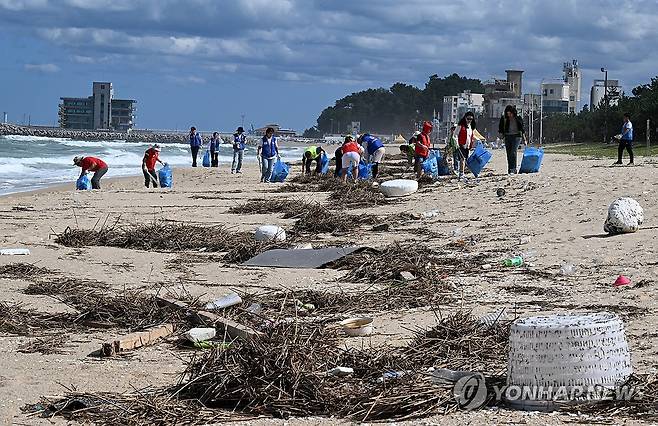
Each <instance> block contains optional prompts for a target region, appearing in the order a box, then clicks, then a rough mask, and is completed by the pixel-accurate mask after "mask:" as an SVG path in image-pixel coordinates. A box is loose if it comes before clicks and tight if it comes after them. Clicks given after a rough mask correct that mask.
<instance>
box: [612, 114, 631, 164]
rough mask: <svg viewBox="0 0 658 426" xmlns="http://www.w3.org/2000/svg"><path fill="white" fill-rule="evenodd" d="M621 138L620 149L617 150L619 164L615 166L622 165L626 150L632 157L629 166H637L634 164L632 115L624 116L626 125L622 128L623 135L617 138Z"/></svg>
mask: <svg viewBox="0 0 658 426" xmlns="http://www.w3.org/2000/svg"><path fill="white" fill-rule="evenodd" d="M617 138H619V148H618V150H617V162H616V163H615V164H621V157H622V156H623V155H624V149H626V151H628V156H629V157H630V163H628V165H629V166H632V165H633V164H635V163H634V162H633V123H631V116H630V114H628V113H626V114H624V124H623V125H622V126H621V135H619V136H617Z"/></svg>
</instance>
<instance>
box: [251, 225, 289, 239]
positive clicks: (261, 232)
mask: <svg viewBox="0 0 658 426" xmlns="http://www.w3.org/2000/svg"><path fill="white" fill-rule="evenodd" d="M285 240H286V231H284V230H283V228H280V227H278V226H275V225H263V226H259V227H258V228H256V241H285Z"/></svg>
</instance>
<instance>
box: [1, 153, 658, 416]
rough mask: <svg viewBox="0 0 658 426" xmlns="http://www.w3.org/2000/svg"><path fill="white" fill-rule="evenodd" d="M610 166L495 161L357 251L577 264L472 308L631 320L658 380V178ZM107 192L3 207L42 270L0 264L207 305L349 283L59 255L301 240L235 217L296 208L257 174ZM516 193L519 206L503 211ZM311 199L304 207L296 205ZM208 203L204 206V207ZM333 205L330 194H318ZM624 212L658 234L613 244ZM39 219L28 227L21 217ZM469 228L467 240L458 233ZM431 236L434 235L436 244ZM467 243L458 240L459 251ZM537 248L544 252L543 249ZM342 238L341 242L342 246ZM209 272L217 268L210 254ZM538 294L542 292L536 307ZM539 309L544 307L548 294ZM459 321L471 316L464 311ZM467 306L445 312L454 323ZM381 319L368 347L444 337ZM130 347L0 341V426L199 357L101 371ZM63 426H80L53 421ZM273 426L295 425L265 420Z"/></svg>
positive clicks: (172, 356) (483, 284)
mask: <svg viewBox="0 0 658 426" xmlns="http://www.w3.org/2000/svg"><path fill="white" fill-rule="evenodd" d="M610 163H611V161H609V160H588V159H579V158H575V157H570V156H561V155H546V157H545V160H544V165H543V168H542V171H541V173H539V174H536V175H521V176H514V177H508V176H506V175H503V174H502V171H503V170H505V169H506V166H505V155H504V152H503V151H496V152H495V155H494V160H493V162H492V164H490V167H491V170H492V171H493V172H494V173H493V175H490V176H488V177H485V178H483V179H481V181H480V182H479V184H478V185H472V186H465V185H463V184H458V183H456V182H455V181H450V182H442V183H438V184H436V185H434V186H431V187H429V189H426V190H421V191H420V192H419V193H416V194H414V195H412V196H410V197H409V198H406V199H405V200H404V202H402V203H399V204H394V205H390V206H384V207H378V208H376V209H364V210H359V212H361V211H363V212H365V211H369V212H371V213H376V214H378V215H387V214H393V213H397V212H401V211H406V212H413V213H421V212H424V211H429V210H434V209H436V210H438V211H439V212H440V214H439V216H438V217H434V218H429V219H422V220H419V221H412V222H410V223H408V224H407V225H406V226H404V227H401V228H400V229H395V230H391V231H389V232H373V231H369V229H370V227H369V226H366V227H364V228H363V231H364V232H362V233H358V234H355V235H354V236H352V237H351V239H352V240H354V241H356V242H359V243H364V244H369V245H372V246H375V247H377V246H382V245H384V244H386V243H387V242H390V241H393V240H417V241H424V242H426V243H428V244H430V245H442V244H445V243H446V242H448V241H454V240H460V239H462V240H465V241H474V242H475V246H474V249H475V250H493V249H507V250H509V252H510V254H512V253H519V252H527V251H528V250H533V251H535V252H536V254H535V258H534V260H533V261H532V263H533V264H534V266H533V269H535V270H539V271H543V270H547V271H552V272H556V271H557V270H558V269H559V268H560V265H561V264H562V263H563V262H566V263H569V264H573V265H575V266H576V272H575V274H573V275H570V276H558V277H557V278H555V279H551V280H549V279H546V278H540V277H538V276H531V275H524V274H513V273H512V271H511V270H505V269H503V268H502V267H499V266H498V265H499V261H500V260H501V258H502V257H503V255H504V254H503V253H501V254H500V256H497V257H493V258H491V265H493V268H492V269H491V270H489V271H483V273H482V274H481V276H479V277H478V278H477V279H457V280H455V284H456V285H457V286H458V288H459V291H460V292H461V293H462V294H463V296H462V300H461V302H460V304H461V305H463V307H464V308H466V309H471V310H473V311H474V312H475V313H476V314H485V313H488V312H492V311H494V310H495V309H498V308H501V307H506V308H508V309H510V310H513V309H516V311H517V312H518V314H520V315H528V314H536V313H546V312H555V311H566V310H571V311H573V310H575V311H592V310H593V311H600V310H611V311H615V312H618V313H620V314H621V315H622V317H623V318H624V319H625V321H626V326H627V336H628V339H629V342H630V346H631V349H632V358H633V365H634V368H635V370H636V371H637V372H648V371H649V370H650V369H651V368H652V367H654V364H655V355H656V343H658V333H657V332H656V331H655V328H656V323H657V320H658V309H657V308H656V294H657V293H658V292H657V289H658V285H657V284H656V282H655V277H656V273H657V272H658V261H657V260H656V253H658V247H657V246H658V239H657V238H656V235H657V232H656V226H657V224H656V222H655V220H654V218H655V217H656V216H657V213H658V206H657V203H656V201H657V197H656V192H655V190H656V185H658V168H657V167H656V164H654V163H651V162H649V161H642V160H640V161H639V165H637V166H636V167H616V168H612V167H609V164H610ZM294 173H295V174H297V173H299V167H296V168H295V170H294ZM103 183H104V186H103V190H101V191H89V192H79V191H74V190H73V189H72V185H69V187H59V188H55V189H49V190H45V191H38V192H34V193H26V194H18V195H10V196H5V197H1V198H0V215H1V217H2V222H1V223H0V228H1V233H0V234H1V235H2V237H1V238H0V247H3V248H5V247H28V248H29V249H30V250H31V252H32V254H31V255H30V256H29V257H11V256H3V257H0V264H7V263H11V262H19V261H20V262H31V263H35V264H37V265H39V266H44V267H48V268H52V269H56V270H59V271H62V272H63V273H65V274H67V275H71V276H77V277H84V278H90V279H97V280H99V281H103V282H106V283H108V284H110V285H112V286H113V287H115V288H117V289H123V288H124V287H125V288H134V289H151V290H153V291H155V290H154V289H155V288H157V287H158V286H164V287H165V288H166V289H172V290H176V291H178V290H180V289H181V287H182V286H184V287H185V289H187V290H188V291H190V292H191V293H193V294H195V295H203V297H204V298H207V299H212V298H214V297H215V296H220V295H222V294H224V293H226V292H227V291H228V289H229V288H235V289H249V290H251V291H254V290H256V289H258V288H260V287H263V288H275V289H276V288H282V287H286V288H302V287H306V288H315V289H331V288H336V286H338V285H339V284H337V280H336V279H337V278H339V277H340V276H341V275H342V274H343V273H342V272H339V271H334V270H277V269H258V268H247V267H241V266H222V265H220V264H218V263H199V264H193V265H191V267H190V268H189V269H188V270H187V271H186V272H184V271H176V270H172V269H168V268H167V263H168V261H170V260H173V259H175V258H177V257H178V256H179V255H178V254H175V253H173V254H170V253H167V254H163V253H154V252H143V251H136V250H126V249H117V248H108V247H90V248H84V249H72V248H66V247H62V246H59V245H57V244H55V243H54V241H53V234H54V233H60V232H62V231H64V229H65V228H66V227H67V226H71V227H75V226H78V227H81V228H91V227H93V226H95V225H96V224H97V223H98V222H99V221H100V222H101V223H103V222H105V221H106V220H107V221H108V223H112V222H114V221H116V220H121V221H122V222H148V221H153V220H159V219H165V220H173V221H182V222H193V223H196V224H202V225H203V224H208V225H209V224H228V225H230V226H234V227H235V228H236V229H239V230H252V229H254V228H255V227H256V226H257V225H260V224H265V223H267V224H278V225H281V226H283V227H287V226H290V225H291V224H292V223H293V221H292V220H283V219H280V218H279V217H276V216H275V215H235V214H229V213H227V209H228V208H229V207H230V206H232V205H235V204H236V203H239V202H241V201H245V200H247V199H251V198H267V197H281V196H290V194H280V193H276V192H274V189H275V188H276V187H277V186H276V185H274V184H271V185H267V184H259V183H258V175H257V171H256V169H255V167H253V166H250V167H248V168H247V170H246V172H245V173H244V174H242V175H231V174H230V172H229V170H228V168H227V165H224V164H222V165H221V166H220V168H219V169H203V168H198V169H191V168H190V169H177V170H175V176H174V188H173V189H172V190H154V189H145V188H143V186H142V178H141V177H135V178H122V179H116V180H105V181H104V182H103ZM499 187H502V188H504V189H505V190H506V195H505V196H504V197H502V198H498V197H497V196H496V189H497V188H499ZM296 195H299V194H296ZM199 196H203V197H205V198H199ZM303 196H304V197H309V198H315V199H319V200H325V199H326V194H323V193H318V194H310V193H309V194H303ZM619 196H631V197H633V198H635V199H636V200H638V201H639V202H640V204H641V205H642V206H643V207H644V212H645V218H646V222H645V225H644V227H643V228H642V229H641V230H640V231H639V232H637V233H635V234H631V235H624V236H617V237H611V238H606V237H605V236H604V235H603V221H604V219H605V216H606V212H607V207H608V205H609V204H610V203H611V202H612V201H613V200H614V199H615V198H616V197H619ZM17 206H24V207H27V208H28V210H27V211H20V210H15V209H14V207H17ZM418 228H421V229H427V230H431V231H434V232H435V233H436V234H438V236H435V237H433V238H426V237H424V236H422V235H417V234H414V232H418V231H413V230H414V229H415V230H417V229H418ZM456 228H460V229H461V233H460V232H459V231H457V232H453V231H455V229H456ZM421 232H422V231H421ZM453 234H459V235H455V236H453ZM528 237H529V238H528ZM327 238H330V237H327ZM198 256H199V258H202V257H205V256H211V255H210V254H203V253H199V254H198ZM618 274H624V275H627V276H629V277H630V278H631V280H632V281H633V282H634V283H638V282H643V283H644V285H643V286H641V287H639V288H633V287H630V288H622V289H615V288H613V287H612V285H611V284H612V282H613V281H614V280H615V278H616V276H617V275H618ZM27 284H28V283H27V282H25V281H21V280H12V279H0V288H1V289H2V292H1V295H0V300H2V301H21V302H25V303H26V304H27V305H28V306H30V307H34V308H36V309H39V310H43V311H48V312H62V311H66V310H67V309H68V308H67V307H66V306H64V305H62V304H61V303H59V302H58V301H56V300H54V299H51V298H47V297H44V296H30V295H25V294H23V293H22V292H21V290H22V289H23V288H25V287H26V286H27ZM532 288H535V290H534V291H533V290H532ZM533 293H536V294H533ZM456 305H458V304H456ZM458 308H459V306H445V307H442V309H443V310H444V311H446V312H447V311H450V310H455V309H458ZM382 319H383V318H378V320H379V321H378V326H377V332H378V333H379V334H376V335H374V336H372V337H371V338H368V339H366V341H365V343H366V344H367V343H369V342H371V343H372V344H378V343H380V342H383V341H390V340H395V341H399V342H403V341H404V339H405V337H408V336H409V334H410V332H409V331H408V328H409V327H410V326H424V325H431V324H433V322H434V315H433V314H432V313H429V312H427V311H425V310H422V309H421V310H413V311H410V312H397V313H395V314H391V315H388V316H386V317H385V318H384V319H389V320H388V321H383V320H382ZM115 335H116V331H107V330H105V331H103V330H99V331H96V332H94V333H92V334H86V335H73V336H71V337H70V342H69V343H68V346H67V348H66V350H67V353H66V354H61V355H40V354H23V353H18V352H16V349H17V347H18V346H19V345H20V344H21V343H24V342H26V341H27V340H29V339H27V338H24V337H15V336H6V335H3V336H0V365H1V366H2V370H1V371H0V422H3V423H8V424H52V423H50V422H49V421H47V420H43V419H36V418H31V417H27V416H25V415H24V414H22V413H21V411H20V408H21V406H23V405H24V404H27V403H35V402H37V401H38V400H39V399H40V397H41V396H43V395H58V394H62V393H63V392H64V388H63V386H66V387H75V388H76V389H78V390H80V391H92V392H98V391H118V392H123V391H130V390H132V389H133V388H142V387H145V386H149V385H152V386H161V385H168V384H171V383H173V382H174V381H175V380H176V376H177V374H178V373H179V372H181V371H182V369H183V366H184V361H185V359H187V357H188V356H189V353H186V352H182V353H181V351H180V350H177V349H176V348H174V347H173V346H172V345H171V344H169V343H161V344H158V345H156V346H152V347H148V348H143V349H141V350H137V351H135V352H134V353H133V354H132V355H131V356H128V357H119V358H116V359H98V358H92V357H88V356H87V355H88V354H89V353H90V352H92V351H94V350H96V349H98V348H99V346H100V344H101V342H103V341H105V340H107V339H108V338H110V337H114V336H115ZM582 420H584V419H582V418H578V417H574V416H573V415H567V414H538V413H522V412H514V411H508V410H502V409H494V410H482V411H478V412H473V413H456V414H452V415H449V416H445V417H433V418H430V419H427V420H423V421H420V423H421V424H439V423H442V424H443V423H451V424H465V423H472V424H482V423H523V424H558V423H561V422H564V421H567V422H572V421H582ZM53 421H54V422H55V423H56V424H65V421H63V420H62V419H54V420H53ZM257 423H260V424H280V423H282V422H280V421H276V420H260V421H258V422H257ZM289 423H291V424H318V423H323V424H333V423H336V421H335V420H332V419H297V420H293V421H290V422H289Z"/></svg>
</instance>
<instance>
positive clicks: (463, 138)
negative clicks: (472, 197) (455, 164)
mask: <svg viewBox="0 0 658 426" xmlns="http://www.w3.org/2000/svg"><path fill="white" fill-rule="evenodd" d="M476 128H477V125H476V124H475V115H474V114H473V112H471V111H468V112H466V114H464V116H463V117H462V119H461V120H459V123H457V126H456V127H455V130H454V131H453V133H452V137H453V138H454V139H455V140H456V141H457V153H458V154H457V155H458V157H459V179H464V169H465V167H466V160H468V154H469V152H470V150H471V149H473V147H474V146H475V136H474V135H475V129H476Z"/></svg>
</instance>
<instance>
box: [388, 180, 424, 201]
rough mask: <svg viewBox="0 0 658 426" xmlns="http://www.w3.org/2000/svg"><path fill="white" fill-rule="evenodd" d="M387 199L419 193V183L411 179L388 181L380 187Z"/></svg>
mask: <svg viewBox="0 0 658 426" xmlns="http://www.w3.org/2000/svg"><path fill="white" fill-rule="evenodd" d="M379 190H380V191H382V194H384V196H385V197H404V196H405V195H409V194H413V193H414V192H416V191H418V182H417V181H415V180H411V179H393V180H387V181H386V182H383V183H382V184H381V185H379Z"/></svg>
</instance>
